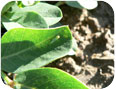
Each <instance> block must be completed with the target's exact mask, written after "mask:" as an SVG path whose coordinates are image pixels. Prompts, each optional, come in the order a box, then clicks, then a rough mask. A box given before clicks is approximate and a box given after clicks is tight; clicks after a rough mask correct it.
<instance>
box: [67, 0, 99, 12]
mask: <svg viewBox="0 0 116 90" xmlns="http://www.w3.org/2000/svg"><path fill="white" fill-rule="evenodd" d="M66 4H67V5H69V6H71V7H75V8H80V9H82V8H86V9H88V10H91V9H94V8H96V7H97V6H98V3H97V1H96V0H78V1H66Z"/></svg>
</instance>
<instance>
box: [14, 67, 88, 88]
mask: <svg viewBox="0 0 116 90" xmlns="http://www.w3.org/2000/svg"><path fill="white" fill-rule="evenodd" d="M14 81H15V82H16V85H15V88H18V89H88V87H87V86H85V85H84V84H83V83H82V82H80V81H79V80H77V79H76V78H74V77H73V76H71V75H69V74H68V73H66V72H64V71H62V70H59V69H56V68H40V69H33V70H28V71H25V72H22V73H20V74H18V75H17V76H16V78H15V80H14Z"/></svg>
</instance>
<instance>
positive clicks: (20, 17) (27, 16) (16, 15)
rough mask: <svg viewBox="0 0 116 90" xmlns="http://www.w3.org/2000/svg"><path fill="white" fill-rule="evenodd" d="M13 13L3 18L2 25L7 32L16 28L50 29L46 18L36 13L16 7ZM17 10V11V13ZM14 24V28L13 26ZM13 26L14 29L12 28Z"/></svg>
mask: <svg viewBox="0 0 116 90" xmlns="http://www.w3.org/2000/svg"><path fill="white" fill-rule="evenodd" d="M12 8H14V9H13V11H12V12H10V13H7V14H6V15H4V16H2V18H5V19H2V23H3V25H4V26H5V28H6V29H7V30H10V29H13V28H14V27H16V28H20V27H21V26H22V27H28V28H48V25H47V23H46V21H45V20H44V18H43V17H42V16H40V15H39V14H38V13H37V12H34V11H25V10H22V9H21V8H19V7H18V6H16V5H14V7H12ZM15 9H16V11H15ZM12 23H14V26H13V24H12ZM12 26H13V27H12Z"/></svg>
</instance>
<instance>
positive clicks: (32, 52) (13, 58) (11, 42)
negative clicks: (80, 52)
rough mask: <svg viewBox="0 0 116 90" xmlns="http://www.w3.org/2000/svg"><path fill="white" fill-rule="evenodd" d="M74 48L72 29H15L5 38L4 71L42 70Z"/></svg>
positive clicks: (3, 52)
mask: <svg viewBox="0 0 116 90" xmlns="http://www.w3.org/2000/svg"><path fill="white" fill-rule="evenodd" d="M71 48H72V35H71V32H70V30H69V28H68V26H62V27H58V28H52V29H27V28H15V29H12V30H9V31H8V32H6V33H5V34H4V35H3V37H2V45H1V49H2V50H1V51H2V58H1V59H2V70H4V71H7V72H13V73H19V72H22V71H25V70H29V69H32V68H39V67H42V66H44V65H46V64H48V63H50V62H52V61H53V60H56V59H58V58H61V57H63V56H65V55H67V54H68V52H69V51H70V49H71Z"/></svg>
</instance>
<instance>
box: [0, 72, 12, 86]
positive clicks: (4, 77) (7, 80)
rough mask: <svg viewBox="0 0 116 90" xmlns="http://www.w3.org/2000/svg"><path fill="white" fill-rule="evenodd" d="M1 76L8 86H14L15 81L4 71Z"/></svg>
mask: <svg viewBox="0 0 116 90" xmlns="http://www.w3.org/2000/svg"><path fill="white" fill-rule="evenodd" d="M1 76H2V78H3V80H4V81H5V82H6V84H7V85H9V86H11V87H12V86H13V80H11V79H10V78H9V77H8V76H7V75H6V74H5V73H4V72H3V71H1Z"/></svg>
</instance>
